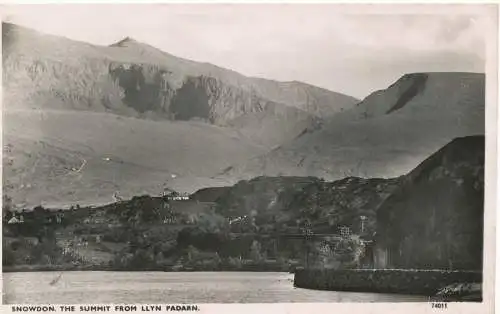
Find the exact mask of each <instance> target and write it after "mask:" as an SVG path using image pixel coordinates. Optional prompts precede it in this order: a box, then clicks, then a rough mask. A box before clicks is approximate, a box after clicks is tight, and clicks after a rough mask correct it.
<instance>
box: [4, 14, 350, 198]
mask: <svg viewBox="0 0 500 314" xmlns="http://www.w3.org/2000/svg"><path fill="white" fill-rule="evenodd" d="M2 42H3V54H2V62H3V113H4V134H3V142H4V144H5V147H4V160H3V161H4V180H5V182H6V184H5V185H4V187H5V189H4V192H5V193H7V194H9V195H12V198H13V199H14V203H17V204H19V205H23V204H25V205H27V206H35V205H37V204H39V203H43V204H46V205H51V204H52V205H54V206H59V205H61V204H63V203H66V204H68V203H71V204H72V203H75V202H80V203H82V204H89V203H102V202H109V201H112V199H111V196H112V194H113V193H114V192H115V191H119V192H120V193H121V195H122V196H123V197H132V196H133V195H138V194H143V193H150V194H157V193H160V192H161V190H162V188H163V186H164V185H169V186H170V187H172V188H175V189H177V190H180V191H188V192H193V191H195V190H197V189H199V188H201V187H204V186H214V185H215V186H220V185H227V184H231V183H234V182H235V180H233V179H232V178H229V179H227V178H214V176H215V175H216V174H217V173H218V172H220V171H222V170H223V169H228V168H229V167H231V166H232V165H233V164H235V163H239V162H243V161H245V160H247V159H249V158H253V157H257V156H259V155H262V154H264V153H266V152H268V151H270V150H271V149H273V148H275V147H277V146H279V145H282V144H283V143H286V142H288V141H290V140H291V139H293V138H294V137H295V136H297V135H298V134H300V133H301V132H304V130H306V129H310V128H311V127H313V126H315V125H317V124H318V123H319V122H318V121H320V120H321V119H324V118H325V117H328V116H332V115H335V114H336V113H338V112H340V111H341V110H347V109H348V108H351V107H353V106H354V105H355V104H356V103H357V102H358V100H356V99H355V98H352V97H349V96H345V95H342V94H339V93H335V92H331V91H328V90H325V89H321V88H318V87H314V86H311V85H308V84H305V83H300V82H276V81H271V80H265V79H260V78H250V77H245V76H243V75H241V74H239V73H236V72H234V71H231V70H227V69H223V68H220V67H217V66H215V65H211V64H207V63H199V62H194V61H190V60H186V59H182V58H178V57H175V56H173V55H170V54H168V53H166V52H163V51H161V50H159V49H157V48H154V47H152V46H149V45H147V44H144V43H140V42H138V41H136V40H134V39H131V38H125V39H124V40H122V41H120V42H118V43H116V44H112V45H110V46H95V45H91V44H88V43H83V42H78V41H73V40H70V39H67V38H62V37H57V36H52V35H46V34H41V33H38V32H36V31H34V30H31V29H27V28H24V27H20V26H17V25H13V24H8V23H3V24H2ZM7 146H8V147H7ZM84 161H85V165H84V166H83V168H82V169H81V170H80V171H77V170H78V169H79V168H80V166H81V165H83V164H84ZM73 168H74V169H73Z"/></svg>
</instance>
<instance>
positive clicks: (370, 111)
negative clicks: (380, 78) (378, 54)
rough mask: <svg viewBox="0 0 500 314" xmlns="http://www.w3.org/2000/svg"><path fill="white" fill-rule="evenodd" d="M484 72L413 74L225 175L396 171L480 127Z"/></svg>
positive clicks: (342, 174) (408, 167)
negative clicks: (319, 126) (314, 128)
mask: <svg viewBox="0 0 500 314" xmlns="http://www.w3.org/2000/svg"><path fill="white" fill-rule="evenodd" d="M484 92H485V82H484V74H476V73H416V74H408V75H405V76H403V77H402V78H401V79H400V80H398V81H397V82H395V83H394V84H393V85H391V86H390V87H389V88H388V89H386V90H383V91H378V92H375V93H373V94H372V95H370V96H368V97H367V98H366V99H364V100H363V101H362V102H361V103H359V104H358V105H357V106H356V107H355V108H353V109H351V110H348V111H345V112H342V113H339V114H337V115H336V116H334V117H333V118H332V119H330V120H328V121H326V122H324V123H323V125H322V127H321V128H320V129H316V130H312V131H311V132H305V133H304V134H303V135H302V136H299V137H298V138H297V139H296V140H294V141H293V142H291V143H289V144H285V145H282V146H281V147H279V148H277V149H275V150H273V151H272V152H270V153H267V154H265V155H264V156H260V157H258V158H255V159H254V160H251V161H250V162H248V163H245V164H243V165H237V166H235V167H233V168H232V172H229V173H225V174H226V175H230V176H240V177H242V178H248V177H254V176H259V175H262V174H266V175H299V176H303V175H314V176H318V177H323V178H325V179H327V180H332V179H338V178H341V177H345V176H348V175H355V176H363V177H396V176H399V175H401V174H403V173H406V172H408V171H410V170H411V169H413V168H414V167H415V166H416V165H417V164H418V163H419V162H421V161H422V160H423V159H425V158H426V157H427V156H429V155H430V154H431V153H432V152H433V151H435V150H437V149H438V148H439V147H442V146H443V145H445V144H446V143H447V142H449V141H450V140H452V139H453V138H456V137H461V136H467V135H481V134H484V132H485V131H484V114H485V111H484V110H485V94H484Z"/></svg>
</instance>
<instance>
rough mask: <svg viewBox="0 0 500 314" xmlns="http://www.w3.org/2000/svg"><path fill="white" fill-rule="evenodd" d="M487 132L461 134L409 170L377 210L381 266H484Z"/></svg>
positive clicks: (467, 267)
mask: <svg viewBox="0 0 500 314" xmlns="http://www.w3.org/2000/svg"><path fill="white" fill-rule="evenodd" d="M484 158H485V139H484V136H469V137H463V138H457V139H455V140H453V141H452V142H451V143H449V144H448V145H446V146H445V147H443V148H442V149H440V150H439V151H437V152H436V153H435V154H433V155H432V156H430V157H429V158H427V159H426V160H425V161H424V162H422V163H421V164H420V165H419V166H418V167H417V168H415V169H414V170H413V171H411V172H410V173H409V174H407V175H406V176H405V177H404V178H403V179H402V181H401V183H400V185H399V186H398V187H397V189H396V190H395V191H394V192H393V193H392V195H390V196H389V197H388V198H387V199H386V200H385V202H383V203H382V205H381V206H380V207H379V209H378V212H377V238H376V241H377V247H378V256H379V257H378V259H379V263H381V265H380V266H381V267H389V268H422V269H436V268H445V269H450V268H451V269H469V270H480V269H482V257H483V224H484V222H483V219H484Z"/></svg>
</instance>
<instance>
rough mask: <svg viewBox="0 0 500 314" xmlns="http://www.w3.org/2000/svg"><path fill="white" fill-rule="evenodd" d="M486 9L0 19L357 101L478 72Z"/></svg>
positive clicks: (164, 11)
mask: <svg viewBox="0 0 500 314" xmlns="http://www.w3.org/2000/svg"><path fill="white" fill-rule="evenodd" d="M484 9H485V7H484V6H478V5H476V6H471V5H469V6H464V5H462V6H459V5H427V6H422V5H420V6H419V7H417V8H415V6H413V7H410V6H408V5H406V6H404V7H402V6H395V5H390V6H389V5H385V6H384V5H371V6H369V5H364V6H361V5H338V4H337V5H335V4H307V5H306V4H281V5H280V4H273V5H271V4H245V5H243V4H241V5H234V4H233V5H230V4H229V5H227V4H226V5H223V4H211V5H207V4H147V5H146V4H142V5H140V4H139V5H137V4H136V5H131V4H113V5H111V4H108V5H106V4H101V5H89V4H55V5H54V4H52V5H49V4H45V5H16V6H4V7H2V8H1V12H2V18H3V20H4V21H8V22H12V23H16V24H19V25H23V26H26V27H30V28H33V29H36V30H38V31H40V32H44V33H49V34H54V35H61V36H65V37H68V38H71V39H75V40H80V41H86V42H90V43H93V44H99V45H109V44H112V43H114V42H117V41H119V40H120V39H123V38H124V37H126V36H129V37H132V38H134V39H136V40H138V41H141V42H144V43H147V44H150V45H152V46H155V47H157V48H159V49H161V50H163V51H166V52H168V53H171V54H173V55H176V56H179V57H183V58H187V59H191V60H195V61H202V62H209V63H213V64H215V65H218V66H221V67H224V68H229V69H232V70H234V71H237V72H240V73H242V74H244V75H248V76H257V77H263V78H268V79H275V80H280V81H292V80H295V81H302V82H306V83H309V84H313V85H317V86H320V87H324V88H327V89H330V90H332V91H336V92H341V93H345V94H348V95H351V96H354V97H357V98H364V97H366V96H367V95H368V94H370V93H371V92H374V91H376V90H379V89H383V88H386V87H387V86H388V85H390V84H392V83H393V82H394V81H396V80H397V79H398V78H399V77H401V76H402V75H403V74H405V73H410V72H436V71H464V72H484V71H485V59H486V57H485V54H486V52H485V51H486V48H485V43H486V36H487V31H488V29H487V26H486V25H487V24H486V22H485V21H486V20H485V18H484V17H483V16H482V15H481V13H482V12H484Z"/></svg>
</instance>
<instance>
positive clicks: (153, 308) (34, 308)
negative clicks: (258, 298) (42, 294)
mask: <svg viewBox="0 0 500 314" xmlns="http://www.w3.org/2000/svg"><path fill="white" fill-rule="evenodd" d="M199 310H200V308H199V306H197V305H186V304H179V305H176V304H173V305H79V306H75V305H14V306H12V312H139V311H140V312H162V311H167V312H168V311H174V312H184V311H185V312H194V311H199Z"/></svg>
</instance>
